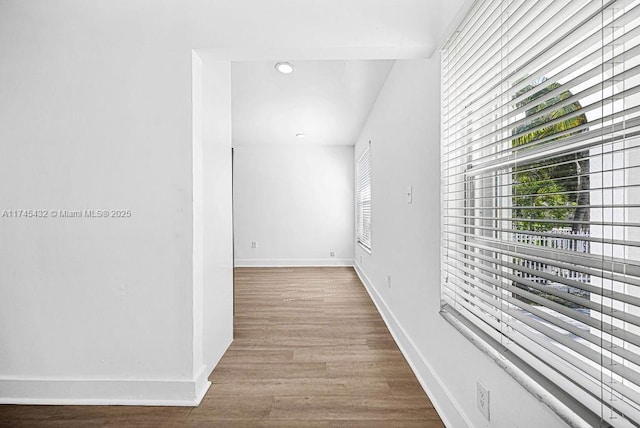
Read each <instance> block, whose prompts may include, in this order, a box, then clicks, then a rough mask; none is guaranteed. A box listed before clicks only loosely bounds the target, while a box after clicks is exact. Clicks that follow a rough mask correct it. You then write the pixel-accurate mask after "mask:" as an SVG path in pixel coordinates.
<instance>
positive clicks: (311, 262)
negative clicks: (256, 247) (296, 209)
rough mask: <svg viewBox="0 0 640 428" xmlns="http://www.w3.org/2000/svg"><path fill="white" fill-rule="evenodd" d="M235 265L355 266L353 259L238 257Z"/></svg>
mask: <svg viewBox="0 0 640 428" xmlns="http://www.w3.org/2000/svg"><path fill="white" fill-rule="evenodd" d="M234 266H235V267H316V266H353V259H236V260H235V264H234Z"/></svg>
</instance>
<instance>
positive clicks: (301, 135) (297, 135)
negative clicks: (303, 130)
mask: <svg viewBox="0 0 640 428" xmlns="http://www.w3.org/2000/svg"><path fill="white" fill-rule="evenodd" d="M296 137H298V138H304V134H296Z"/></svg>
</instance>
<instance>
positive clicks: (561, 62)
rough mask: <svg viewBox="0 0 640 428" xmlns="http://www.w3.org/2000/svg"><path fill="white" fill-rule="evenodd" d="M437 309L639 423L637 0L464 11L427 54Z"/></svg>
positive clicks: (586, 398)
mask: <svg viewBox="0 0 640 428" xmlns="http://www.w3.org/2000/svg"><path fill="white" fill-rule="evenodd" d="M442 193H443V194H442V200H443V226H442V234H443V237H442V241H443V257H442V275H443V276H442V301H443V306H444V309H445V310H450V311H451V312H452V313H455V314H458V315H460V316H463V317H465V318H466V319H467V320H469V321H471V322H472V323H474V324H475V325H476V326H478V327H480V328H481V329H482V330H484V331H485V332H486V333H488V334H489V335H490V336H492V337H493V338H495V339H496V340H498V341H500V342H501V343H502V344H503V345H504V346H505V347H506V348H507V349H509V351H510V352H513V353H514V354H516V355H518V356H519V357H520V358H522V359H523V360H525V361H526V362H528V363H529V364H531V365H532V366H533V367H534V368H535V369H536V370H538V371H539V372H540V373H541V374H543V375H544V376H546V377H547V378H548V379H549V380H550V381H552V382H554V383H555V384H557V385H558V386H560V387H561V388H562V389H564V390H565V391H567V392H569V393H570V394H571V395H573V396H574V397H576V398H577V399H578V400H580V401H581V402H582V403H583V404H584V405H585V406H587V407H588V408H589V409H591V410H592V411H593V412H594V413H595V414H597V415H599V417H600V418H601V419H602V421H603V422H604V423H606V424H610V425H612V426H615V427H618V426H620V427H625V426H635V425H636V424H640V1H638V0H635V1H631V0H627V1H625V0H618V1H605V0H598V1H588V0H580V1H571V0H559V1H558V0H554V1H551V0H547V1H543V0H541V1H525V0H510V1H508V0H502V1H500V0H487V1H476V2H475V3H474V4H473V6H472V7H471V10H470V11H469V13H468V15H467V16H466V18H465V19H464V20H463V21H462V22H461V23H460V25H459V27H458V31H456V32H455V33H454V34H453V35H452V36H451V38H450V39H449V40H448V41H447V43H446V44H445V46H444V49H443V52H442Z"/></svg>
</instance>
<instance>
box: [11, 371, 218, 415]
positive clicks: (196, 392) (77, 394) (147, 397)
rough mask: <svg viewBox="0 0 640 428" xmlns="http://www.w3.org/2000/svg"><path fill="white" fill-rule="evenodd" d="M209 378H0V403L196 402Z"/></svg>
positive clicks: (201, 396)
mask: <svg viewBox="0 0 640 428" xmlns="http://www.w3.org/2000/svg"><path fill="white" fill-rule="evenodd" d="M210 386H211V382H209V380H208V379H207V370H206V366H203V367H202V370H200V373H199V374H198V375H197V377H196V378H195V379H193V380H129V379H127V380H122V379H113V380H93V379H73V380H71V379H6V378H5V379H0V404H50V405H90V406H98V405H124V406H197V405H198V404H200V401H202V398H203V397H204V395H205V394H206V392H207V390H208V389H209V387H210Z"/></svg>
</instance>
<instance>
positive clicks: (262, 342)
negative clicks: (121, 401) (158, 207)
mask: <svg viewBox="0 0 640 428" xmlns="http://www.w3.org/2000/svg"><path fill="white" fill-rule="evenodd" d="M235 304H236V308H235V310H236V317H235V340H234V341H233V344H232V345H231V346H230V348H229V350H228V351H227V353H226V354H225V355H224V357H223V358H222V360H221V361H220V363H219V365H218V366H217V367H216V369H215V370H214V372H213V373H212V375H211V377H210V380H211V382H212V386H211V388H210V389H209V392H208V393H207V395H206V396H205V397H204V399H203V401H202V403H201V405H200V406H199V407H197V408H189V407H187V408H184V407H130V406H0V426H3V427H4V426H42V425H47V426H70V425H71V426H83V427H84V426H105V425H110V426H198V427H200V426H202V427H206V426H216V427H217V426H221V427H236V426H238V427H245V426H246V427H254V426H258V427H303V426H318V427H442V426H443V424H442V422H441V420H440V418H439V417H438V414H437V413H436V411H435V409H434V408H433V406H432V404H431V402H430V401H429V399H428V398H427V396H426V395H425V393H424V391H423V390H422V388H421V387H420V385H419V383H418V381H417V380H416V378H415V376H414V375H413V372H412V371H411V369H410V368H409V366H408V364H407V362H406V361H405V360H404V358H403V356H402V354H401V353H400V351H399V350H398V348H397V346H396V344H395V342H394V341H393V339H392V337H391V335H390V334H389V331H388V330H387V328H386V326H385V324H384V322H383V321H382V319H381V318H380V315H379V314H378V313H377V311H376V309H375V306H374V305H373V303H372V302H371V300H370V298H369V296H368V294H367V292H366V291H365V289H364V287H363V285H362V284H361V283H360V281H359V279H358V277H357V276H356V274H355V272H354V271H353V269H352V268H335V267H332V268H239V269H236V302H235Z"/></svg>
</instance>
